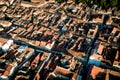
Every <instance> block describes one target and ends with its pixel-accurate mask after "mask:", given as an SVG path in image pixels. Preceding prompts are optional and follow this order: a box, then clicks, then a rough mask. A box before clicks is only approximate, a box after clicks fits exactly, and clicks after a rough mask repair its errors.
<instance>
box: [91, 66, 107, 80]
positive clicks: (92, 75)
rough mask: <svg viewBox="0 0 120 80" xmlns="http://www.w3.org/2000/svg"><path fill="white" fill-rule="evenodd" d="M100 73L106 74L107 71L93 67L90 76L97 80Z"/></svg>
mask: <svg viewBox="0 0 120 80" xmlns="http://www.w3.org/2000/svg"><path fill="white" fill-rule="evenodd" d="M99 73H105V69H102V68H99V67H96V66H93V67H92V69H91V73H90V76H91V77H92V78H93V79H95V78H96V77H97V75H98V74H99Z"/></svg>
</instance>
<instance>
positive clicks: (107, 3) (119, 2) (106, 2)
mask: <svg viewBox="0 0 120 80" xmlns="http://www.w3.org/2000/svg"><path fill="white" fill-rule="evenodd" d="M56 1H58V2H60V3H61V2H65V1H67V0H56ZM73 1H74V2H75V3H79V2H82V3H86V4H88V5H92V4H91V2H93V4H97V5H98V6H100V7H102V8H109V7H120V0H73Z"/></svg>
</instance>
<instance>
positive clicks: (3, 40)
mask: <svg viewBox="0 0 120 80" xmlns="http://www.w3.org/2000/svg"><path fill="white" fill-rule="evenodd" d="M7 41H8V39H5V38H0V43H6V42H7Z"/></svg>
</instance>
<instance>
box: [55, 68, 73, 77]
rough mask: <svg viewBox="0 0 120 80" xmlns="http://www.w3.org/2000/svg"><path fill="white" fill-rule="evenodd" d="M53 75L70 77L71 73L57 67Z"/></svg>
mask: <svg viewBox="0 0 120 80" xmlns="http://www.w3.org/2000/svg"><path fill="white" fill-rule="evenodd" d="M54 73H55V74H62V75H65V76H70V75H71V76H72V75H73V73H72V72H71V71H69V70H67V69H65V68H62V67H59V66H57V67H56V68H55V70H54Z"/></svg>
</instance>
